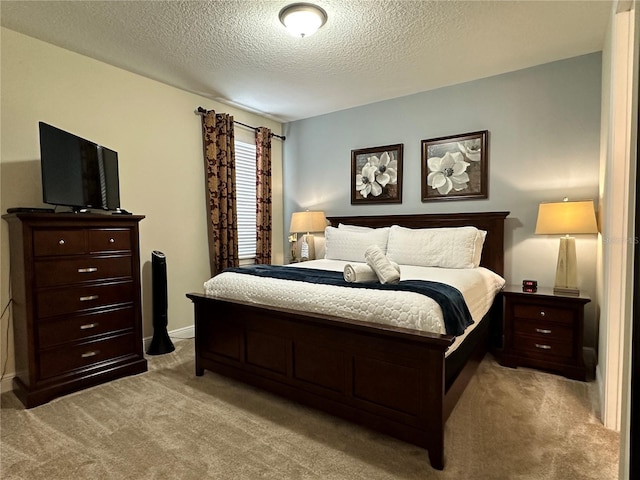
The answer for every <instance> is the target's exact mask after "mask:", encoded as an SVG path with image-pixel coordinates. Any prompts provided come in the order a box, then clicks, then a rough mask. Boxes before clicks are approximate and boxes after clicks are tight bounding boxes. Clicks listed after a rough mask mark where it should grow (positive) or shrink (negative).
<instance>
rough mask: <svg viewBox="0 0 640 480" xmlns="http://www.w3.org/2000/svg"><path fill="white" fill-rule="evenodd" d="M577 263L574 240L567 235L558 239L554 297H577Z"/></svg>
mask: <svg viewBox="0 0 640 480" xmlns="http://www.w3.org/2000/svg"><path fill="white" fill-rule="evenodd" d="M577 285H578V262H577V260H576V239H575V238H573V237H570V236H569V235H567V236H566V237H562V238H561V239H560V248H559V250H558V265H557V268H556V284H555V286H554V287H553V293H555V294H556V295H571V296H575V297H577V296H579V295H580V290H579V289H578V287H577Z"/></svg>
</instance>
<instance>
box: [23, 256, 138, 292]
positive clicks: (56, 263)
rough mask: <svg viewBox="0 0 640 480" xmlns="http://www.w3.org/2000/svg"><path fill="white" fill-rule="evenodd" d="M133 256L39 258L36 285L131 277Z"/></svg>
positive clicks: (51, 285)
mask: <svg viewBox="0 0 640 480" xmlns="http://www.w3.org/2000/svg"><path fill="white" fill-rule="evenodd" d="M131 262H132V259H131V256H130V255H125V256H109V257H82V258H73V259H64V260H57V259H53V260H37V261H36V262H35V271H36V279H35V280H36V287H54V286H57V285H69V284H72V283H82V282H90V281H96V280H106V279H109V278H131V275H132V267H131Z"/></svg>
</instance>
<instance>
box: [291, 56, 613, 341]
mask: <svg viewBox="0 0 640 480" xmlns="http://www.w3.org/2000/svg"><path fill="white" fill-rule="evenodd" d="M601 64H602V57H601V52H596V53H592V54H589V55H583V56H580V57H574V58H570V59H566V60H562V61H557V62H553V63H548V64H544V65H540V66H536V67H532V68H528V69H524V70H519V71H515V72H509V73H505V74H502V75H498V76H494V77H489V78H484V79H480V80H476V81H473V82H467V83H463V84H459V85H454V86H450V87H444V88H440V89H436V90H431V91H427V92H421V93H416V94H414V95H409V96H405V97H401V98H395V99H391V100H386V101H382V102H377V103H373V104H369V105H363V106H360V107H356V108H351V109H348V110H343V111H339V112H335V113H331V114H327V115H322V116H318V117H313V118H308V119H304V120H299V121H296V122H291V123H288V124H286V125H285V128H284V131H285V134H286V136H287V141H286V142H285V145H284V153H283V162H284V163H283V175H284V177H283V178H284V184H283V189H284V208H285V211H284V227H285V232H283V235H284V237H285V245H286V244H287V243H286V235H287V232H288V228H289V218H290V217H291V213H292V212H294V211H298V210H305V209H310V210H324V211H325V212H326V213H327V215H331V214H334V215H335V214H340V215H345V214H348V215H374V214H403V213H449V212H460V211H498V210H508V211H510V212H511V215H510V216H509V218H508V219H507V225H506V227H507V228H506V235H505V248H506V251H505V277H506V279H507V282H509V283H514V284H519V283H520V282H521V281H522V279H524V278H532V279H536V280H538V283H539V284H540V285H548V286H552V285H553V283H554V279H555V267H556V258H557V251H558V239H557V238H555V237H551V236H536V235H535V234H534V230H535V223H536V217H537V209H538V204H539V203H540V202H546V201H559V200H561V199H562V198H563V197H565V196H568V197H569V198H570V199H575V200H578V199H594V200H596V205H597V197H598V183H599V176H600V173H599V168H600V167H599V164H600V103H601V102H600V98H601V75H602V73H601V68H602V66H601ZM434 68H446V67H445V66H440V65H434ZM380 75H384V68H383V67H381V69H380ZM317 94H318V95H322V91H319V92H317ZM479 130H488V131H489V198H488V199H486V200H484V199H483V200H456V201H438V202H426V203H423V202H422V201H421V169H420V166H421V165H420V164H421V152H420V148H421V147H420V146H421V143H420V142H421V140H424V139H430V138H437V137H441V136H448V135H455V134H461V133H467V132H474V131H479ZM396 143H402V144H404V162H403V170H404V172H403V194H402V204H385V205H351V203H350V198H351V196H350V195H351V191H350V188H351V182H350V176H351V150H352V149H359V148H366V147H375V146H380V145H389V144H396ZM596 247H597V239H596V236H594V235H591V236H587V235H583V236H580V237H579V238H578V239H577V249H578V263H579V271H578V275H579V286H580V287H581V289H583V290H585V291H586V292H587V293H589V294H590V296H591V298H592V299H593V301H592V303H591V304H589V306H588V307H587V309H586V317H587V322H586V323H587V324H586V329H585V341H586V343H587V345H589V346H595V345H596V342H597V327H596V315H595V312H596V306H595V299H596V296H595V288H596V279H595V275H596V250H597V248H596Z"/></svg>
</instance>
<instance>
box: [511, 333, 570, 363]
mask: <svg viewBox="0 0 640 480" xmlns="http://www.w3.org/2000/svg"><path fill="white" fill-rule="evenodd" d="M513 347H514V349H515V350H516V351H519V352H522V353H525V352H529V353H533V354H535V355H536V356H554V357H563V358H571V356H572V355H573V344H571V343H568V342H563V341H555V340H553V339H550V338H549V339H544V338H539V337H530V336H527V335H515V336H514V337H513Z"/></svg>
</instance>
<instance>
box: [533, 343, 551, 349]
mask: <svg viewBox="0 0 640 480" xmlns="http://www.w3.org/2000/svg"><path fill="white" fill-rule="evenodd" d="M536 348H540V349H542V350H551V345H544V344H542V343H536Z"/></svg>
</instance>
